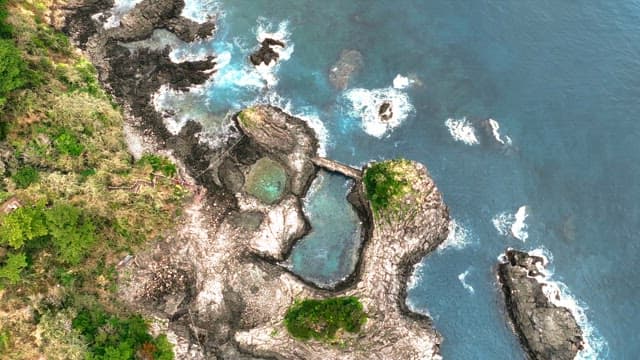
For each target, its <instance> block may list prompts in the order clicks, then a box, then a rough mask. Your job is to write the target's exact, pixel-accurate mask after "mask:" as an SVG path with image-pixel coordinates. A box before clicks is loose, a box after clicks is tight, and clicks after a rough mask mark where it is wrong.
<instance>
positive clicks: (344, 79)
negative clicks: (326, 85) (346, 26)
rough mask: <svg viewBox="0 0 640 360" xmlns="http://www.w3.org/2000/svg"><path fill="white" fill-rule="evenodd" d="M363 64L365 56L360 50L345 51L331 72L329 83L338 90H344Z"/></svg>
mask: <svg viewBox="0 0 640 360" xmlns="http://www.w3.org/2000/svg"><path fill="white" fill-rule="evenodd" d="M363 64H364V60H363V56H362V54H361V53H360V52H359V51H358V50H344V51H343V52H342V53H341V54H340V58H339V59H338V61H337V62H336V63H335V65H333V67H332V68H331V70H330V71H329V81H330V82H331V84H332V85H333V86H334V87H335V88H336V89H338V90H344V89H346V88H347V86H349V82H350V81H351V79H352V78H353V77H354V76H355V75H357V73H358V71H360V68H361V67H362V65H363Z"/></svg>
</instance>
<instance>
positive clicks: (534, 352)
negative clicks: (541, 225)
mask: <svg viewBox="0 0 640 360" xmlns="http://www.w3.org/2000/svg"><path fill="white" fill-rule="evenodd" d="M544 261H545V260H544V258H542V257H539V256H534V255H530V254H528V253H526V252H521V251H517V250H508V251H507V252H506V254H505V261H504V262H503V263H501V264H499V265H498V278H499V280H500V282H501V283H502V290H503V292H504V296H505V303H506V306H507V311H508V313H509V317H510V318H511V321H512V323H513V327H514V329H515V331H516V333H517V334H518V337H519V338H520V342H521V343H522V345H523V347H524V349H525V351H526V352H527V354H528V355H529V357H530V358H531V359H539V360H546V359H549V360H550V359H554V360H555V359H558V360H563V359H566V360H572V359H575V357H576V354H577V353H578V352H579V351H580V350H581V349H582V348H583V342H584V339H583V336H582V330H581V329H580V327H579V326H578V323H577V322H576V319H575V318H574V317H573V315H572V314H571V311H569V309H567V308H564V307H559V306H556V305H554V304H553V303H552V301H551V299H549V297H548V295H547V294H545V291H544V287H545V286H548V285H545V283H544V282H542V281H540V280H539V279H540V277H541V276H542V274H541V271H542V270H543V269H544V265H545V264H544Z"/></svg>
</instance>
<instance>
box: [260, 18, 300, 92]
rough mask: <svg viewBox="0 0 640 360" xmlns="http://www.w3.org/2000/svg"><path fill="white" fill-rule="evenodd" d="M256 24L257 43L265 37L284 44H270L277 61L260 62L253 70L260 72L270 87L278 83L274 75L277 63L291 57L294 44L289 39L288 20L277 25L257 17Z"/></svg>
mask: <svg viewBox="0 0 640 360" xmlns="http://www.w3.org/2000/svg"><path fill="white" fill-rule="evenodd" d="M257 22H258V24H257V26H256V28H255V29H254V32H255V34H256V40H258V43H262V42H263V41H264V40H265V39H274V40H278V41H281V42H283V43H284V44H285V46H284V47H281V46H277V45H272V46H271V49H272V50H273V51H275V52H276V53H277V54H278V61H276V62H273V61H272V62H271V63H269V64H260V65H258V66H256V67H255V71H257V72H258V74H260V76H261V77H262V78H263V79H264V81H265V82H266V84H267V86H268V87H270V88H272V87H274V86H276V85H277V84H278V78H277V77H276V71H277V70H278V67H279V64H280V63H281V62H283V61H287V60H289V59H290V58H291V55H292V54H293V51H294V49H295V46H294V44H293V42H292V41H291V32H290V31H289V22H288V21H283V22H281V23H279V24H278V25H277V26H275V25H274V24H272V23H270V22H268V21H267V19H265V18H263V17H260V18H258V21H257Z"/></svg>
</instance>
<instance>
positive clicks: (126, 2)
mask: <svg viewBox="0 0 640 360" xmlns="http://www.w3.org/2000/svg"><path fill="white" fill-rule="evenodd" d="M141 2H142V0H115V1H114V4H113V7H112V8H111V10H109V11H108V12H107V13H108V14H111V16H109V17H108V18H107V20H106V21H105V23H104V24H103V27H104V28H105V29H112V28H116V27H118V26H120V20H122V18H123V17H124V16H125V15H126V14H127V13H128V12H129V11H131V10H133V8H134V7H136V5H138V4H139V3H141ZM102 15H103V13H98V14H96V15H94V16H93V18H94V19H98V18H100V17H101V16H102Z"/></svg>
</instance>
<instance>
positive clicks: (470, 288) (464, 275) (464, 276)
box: [458, 267, 476, 294]
mask: <svg viewBox="0 0 640 360" xmlns="http://www.w3.org/2000/svg"><path fill="white" fill-rule="evenodd" d="M470 272H471V267H469V268H467V270H465V271H464V272H463V273H461V274H458V280H460V283H461V284H462V287H464V288H465V290H467V291H468V292H469V293H470V294H475V292H476V291H475V289H474V288H473V286H471V285H469V284H468V283H467V276H469V273H470Z"/></svg>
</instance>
